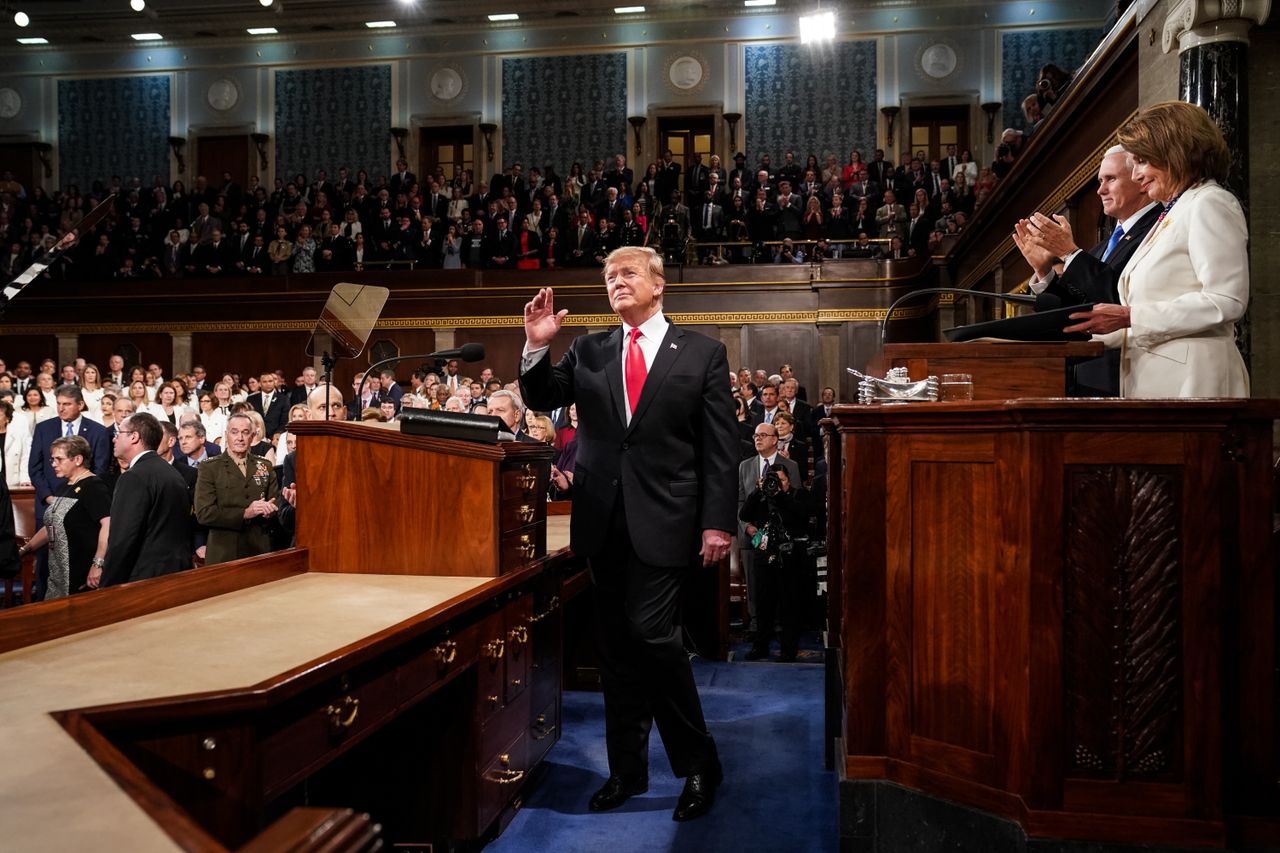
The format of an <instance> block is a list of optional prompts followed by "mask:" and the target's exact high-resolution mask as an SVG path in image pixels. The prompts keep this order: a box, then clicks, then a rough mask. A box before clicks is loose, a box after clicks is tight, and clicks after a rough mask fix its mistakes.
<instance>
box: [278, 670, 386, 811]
mask: <svg viewBox="0 0 1280 853" xmlns="http://www.w3.org/2000/svg"><path fill="white" fill-rule="evenodd" d="M399 694H400V689H399V683H398V679H397V669H396V668H395V667H394V666H389V665H387V663H386V662H382V665H380V666H377V667H374V666H368V667H360V668H357V669H355V670H352V671H351V672H350V673H348V674H346V675H344V676H341V677H339V678H334V679H332V680H330V681H328V682H326V683H325V684H323V685H321V686H319V687H316V688H314V689H312V690H308V691H307V692H306V693H303V694H302V695H301V696H298V697H297V698H296V699H293V700H290V701H288V702H285V703H283V704H282V705H280V706H278V707H277V708H275V709H273V710H272V712H271V714H270V715H269V717H268V718H267V720H266V721H265V722H264V724H263V726H262V728H261V729H260V732H261V737H262V787H263V790H264V792H265V794H266V796H267V798H268V799H269V798H270V797H272V796H274V795H276V794H278V793H280V792H281V791H283V790H284V789H286V788H288V787H289V786H290V785H292V784H294V783H296V782H297V781H298V780H300V779H301V778H303V777H304V776H305V775H307V774H309V773H311V772H313V771H314V770H316V769H318V768H319V767H321V766H323V765H324V764H327V763H328V762H329V761H330V760H332V759H333V758H334V757H335V756H337V755H338V754H339V753H340V752H343V751H344V750H346V749H347V748H348V747H350V746H352V745H353V744H355V743H357V742H359V741H360V740H362V739H363V738H364V736H365V735H368V734H370V733H371V732H373V731H375V730H377V729H378V728H379V727H380V726H381V725H382V724H383V723H384V722H386V721H387V720H388V719H390V718H391V716H392V715H393V714H394V713H395V710H396V708H397V706H398V705H399V703H400V695H399Z"/></svg>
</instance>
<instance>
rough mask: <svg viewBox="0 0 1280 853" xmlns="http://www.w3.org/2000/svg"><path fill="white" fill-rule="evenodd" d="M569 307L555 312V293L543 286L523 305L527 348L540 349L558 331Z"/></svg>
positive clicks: (547, 343) (548, 342)
mask: <svg viewBox="0 0 1280 853" xmlns="http://www.w3.org/2000/svg"><path fill="white" fill-rule="evenodd" d="M568 313H569V309H568V308H565V309H563V310H561V311H560V312H558V313H557V312H556V306H555V295H554V294H553V293H552V292H551V288H549V287H544V288H542V289H541V290H539V291H538V293H537V295H535V296H534V297H533V299H531V300H529V302H528V303H527V304H526V305H525V306H524V336H525V340H526V342H527V343H528V345H529V349H541V348H542V347H545V346H547V345H549V344H550V343H551V340H552V338H554V337H555V336H556V334H557V333H558V332H559V331H560V324H561V323H562V322H563V321H564V318H565V315H566V314H568Z"/></svg>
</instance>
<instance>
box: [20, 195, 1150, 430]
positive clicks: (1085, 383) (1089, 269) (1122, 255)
mask: <svg viewBox="0 0 1280 853" xmlns="http://www.w3.org/2000/svg"><path fill="white" fill-rule="evenodd" d="M1160 211H1161V207H1160V205H1158V204H1157V205H1156V206H1154V207H1152V208H1151V209H1150V210H1148V211H1147V212H1146V213H1145V214H1144V215H1143V217H1142V218H1141V219H1139V220H1138V223H1137V224H1136V225H1135V226H1134V227H1133V230H1132V231H1130V232H1129V233H1127V234H1125V235H1124V236H1123V237H1122V238H1121V239H1120V242H1119V243H1118V244H1117V245H1116V250H1115V251H1114V252H1112V253H1111V257H1109V258H1107V260H1106V262H1105V263H1103V261H1102V255H1103V253H1104V252H1105V251H1106V250H1107V242H1108V241H1107V240H1103V241H1102V242H1100V243H1099V244H1098V245H1096V246H1094V247H1093V248H1092V249H1090V250H1089V251H1088V252H1081V253H1080V254H1079V255H1077V256H1076V258H1075V259H1074V260H1072V261H1071V263H1070V264H1069V265H1068V266H1067V268H1066V269H1065V270H1063V272H1062V275H1060V276H1054V278H1053V280H1052V281H1050V282H1049V286H1048V287H1046V288H1045V289H1044V292H1043V293H1040V294H1037V296H1036V310H1037V311H1045V310H1049V309H1052V308H1060V307H1062V306H1066V305H1092V304H1094V303H1098V302H1111V303H1118V302H1119V301H1120V294H1119V291H1118V290H1117V285H1118V284H1119V282H1120V273H1122V272H1123V271H1124V268H1125V265H1126V264H1128V263H1129V258H1131V257H1132V256H1133V253H1134V252H1135V251H1137V248H1138V246H1139V245H1140V244H1141V243H1142V241H1143V239H1144V238H1145V237H1146V236H1147V232H1148V231H1150V230H1151V227H1152V226H1153V225H1155V223H1156V220H1157V219H1159V218H1160ZM1067 370H1068V372H1069V374H1070V375H1069V376H1068V379H1069V382H1068V385H1069V387H1068V389H1067V394H1068V395H1069V396H1072V397H1099V396H1101V397H1118V396H1120V350H1118V349H1110V350H1107V351H1106V353H1104V354H1103V355H1102V357H1101V358H1093V359H1089V360H1088V361H1083V362H1080V363H1079V364H1077V365H1075V366H1074V367H1068V368H1067ZM32 452H33V453H34V452H35V451H34V448H33V449H32Z"/></svg>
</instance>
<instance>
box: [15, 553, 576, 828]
mask: <svg viewBox="0 0 1280 853" xmlns="http://www.w3.org/2000/svg"><path fill="white" fill-rule="evenodd" d="M566 539H567V536H566ZM492 580H493V579H491V578H480V577H424V576H409V575H365V574H320V573H308V574H303V575H299V576H296V577H290V578H285V579H283V580H278V581H274V582H272V583H267V584H262V585H260V586H255V587H250V588H248V589H243V590H239V591H237V592H233V593H228V594H226V595H220V596H216V597H213V598H209V599H205V600H203V601H199V602H195V603H192V604H187V605H183V606H181V607H174V608H171V609H169V610H163V611H160V612H158V613H152V614H150V615H147V616H141V617H138V618H136V619H130V620H127V621H124V622H119V623H117V624H114V625H110V626H108V627H105V628H99V629H95V630H92V631H86V632H83V633H80V634H73V635H71V636H68V637H63V638H61V639H57V640H52V641H50V642H47V643H41V644H39V645H34V646H29V647H26V648H22V649H17V650H15V651H12V652H8V653H6V654H3V655H0V722H2V725H3V732H4V734H3V738H2V741H0V742H2V744H3V759H0V822H2V823H3V824H4V825H5V826H6V827H7V829H5V830H4V831H3V834H2V835H0V848H3V849H4V850H6V851H9V853H17V851H37V850H39V851H49V850H129V851H133V853H147V851H161V850H163V851H172V850H177V849H178V847H177V846H176V845H175V844H174V843H173V842H172V841H171V840H170V839H169V837H168V836H167V835H166V834H165V833H164V832H163V831H161V829H160V828H159V827H158V826H157V825H156V824H154V823H153V822H152V821H151V819H150V818H149V817H148V816H147V815H146V813H145V812H143V811H142V809H141V808H139V807H138V806H137V805H136V804H135V803H134V802H133V800H132V799H130V798H129V797H128V796H127V795H126V794H125V793H124V791H122V790H121V789H120V788H119V787H118V786H117V785H116V783H115V782H114V781H112V779H111V778H110V777H108V776H107V774H106V773H105V772H104V771H103V770H102V769H101V768H100V767H99V766H98V765H97V763H96V762H95V761H94V760H93V759H92V758H90V757H89V755H88V754H87V753H85V752H84V751H83V750H81V748H80V746H79V745H78V744H77V743H76V742H75V741H74V740H72V739H71V737H70V736H69V735H68V734H67V733H66V732H65V731H64V730H63V729H62V727H61V726H60V725H59V724H58V723H57V722H56V721H55V720H54V719H53V718H52V717H51V716H49V714H50V712H53V711H59V710H67V709H74V708H84V707H90V706H96V705H107V704H114V703H120V702H130V701H138V700H145V699H155V698H160V697H167V696H178V695H183V694H188V693H200V692H204V691H210V690H229V689H235V688H244V687H249V686H252V685H254V684H257V683H259V682H262V681H265V680H267V679H269V678H272V677H274V676H277V675H279V674H281V673H283V672H287V671H289V670H291V669H294V668H295V667H298V666H301V665H302V664H305V663H308V662H310V661H312V660H315V659H317V658H320V657H323V656H324V655H326V654H328V653H330V652H333V651H335V650H337V649H340V648H342V647H343V646H346V645H349V644H351V643H354V642H357V641H359V640H361V639H364V638H365V637H368V636H370V635H373V634H376V633H378V632H379V631H382V630H384V629H386V628H389V627H391V626H393V625H396V624H398V623H400V622H403V621H404V620H406V619H409V618H411V617H413V616H415V615H417V614H419V613H421V612H423V611H425V610H429V609H431V608H433V607H436V606H437V605H440V604H442V603H444V602H446V601H448V600H450V599H453V598H455V597H457V596H460V595H463V594H466V593H469V592H471V591H472V590H474V589H476V588H477V587H480V586H481V585H483V584H485V583H489V582H492Z"/></svg>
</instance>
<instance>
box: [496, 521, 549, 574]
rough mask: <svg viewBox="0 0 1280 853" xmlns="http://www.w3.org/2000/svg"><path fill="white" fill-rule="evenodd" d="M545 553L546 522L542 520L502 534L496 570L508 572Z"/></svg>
mask: <svg viewBox="0 0 1280 853" xmlns="http://www.w3.org/2000/svg"><path fill="white" fill-rule="evenodd" d="M546 554H547V522H546V520H545V519H544V520H542V521H539V522H535V523H534V524H529V525H526V526H524V527H519V528H516V529H515V530H509V531H507V532H506V533H503V534H502V539H501V540H500V542H499V544H498V570H499V572H510V571H514V570H515V569H518V568H521V567H522V566H525V565H527V564H529V563H531V562H533V561H534V560H536V559H538V558H539V557H545V556H546Z"/></svg>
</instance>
